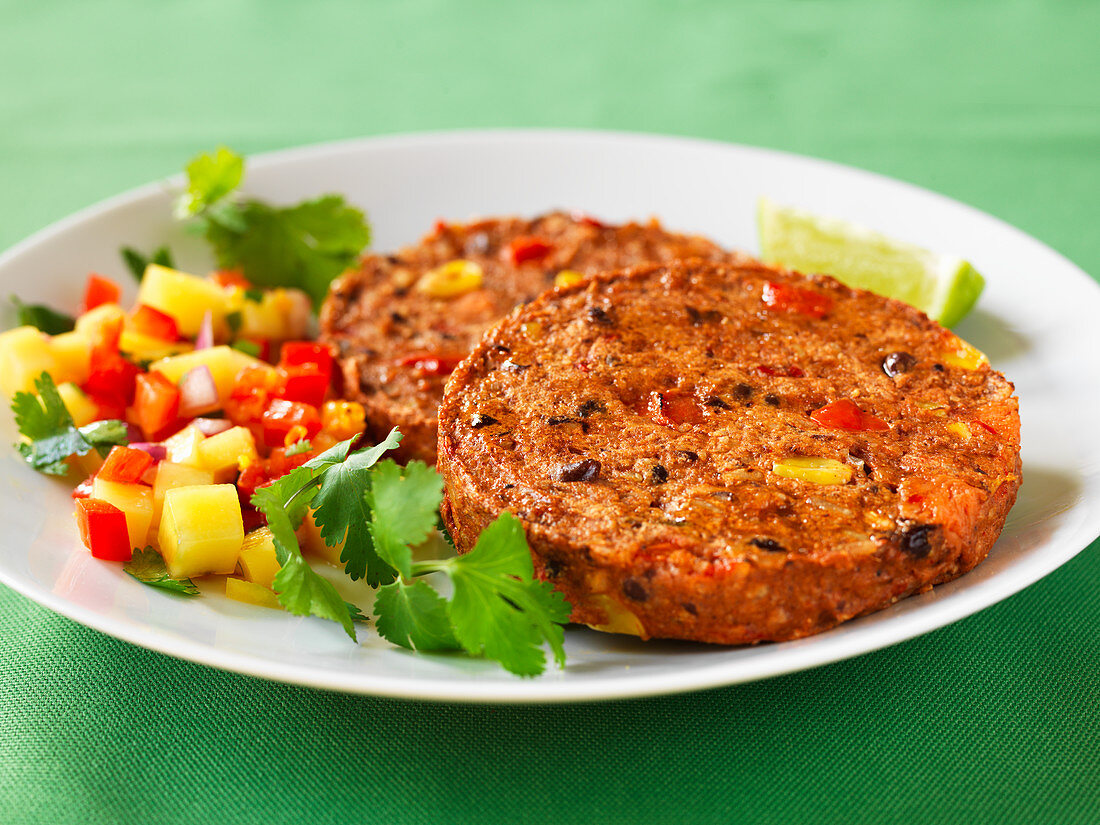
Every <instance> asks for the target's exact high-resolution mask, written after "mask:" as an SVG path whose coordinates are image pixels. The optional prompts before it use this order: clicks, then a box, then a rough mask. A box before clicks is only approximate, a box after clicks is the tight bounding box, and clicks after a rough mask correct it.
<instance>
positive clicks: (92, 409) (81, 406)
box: [57, 383, 99, 427]
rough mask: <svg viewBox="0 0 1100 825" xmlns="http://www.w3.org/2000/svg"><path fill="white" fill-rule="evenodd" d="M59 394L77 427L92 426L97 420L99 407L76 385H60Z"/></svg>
mask: <svg viewBox="0 0 1100 825" xmlns="http://www.w3.org/2000/svg"><path fill="white" fill-rule="evenodd" d="M57 393H58V395H60V396H61V400H62V401H63V402H64V404H65V409H67V410H68V411H69V415H71V416H72V417H73V423H74V424H76V426H78V427H83V426H84V425H85V424H91V423H92V422H93V421H95V420H96V415H98V413H99V407H97V406H96V405H95V402H93V401H92V399H90V398H88V396H86V395H85V394H84V391H83V390H81V389H80V387H78V386H77V385H76V384H73V383H65V384H60V385H58V387H57Z"/></svg>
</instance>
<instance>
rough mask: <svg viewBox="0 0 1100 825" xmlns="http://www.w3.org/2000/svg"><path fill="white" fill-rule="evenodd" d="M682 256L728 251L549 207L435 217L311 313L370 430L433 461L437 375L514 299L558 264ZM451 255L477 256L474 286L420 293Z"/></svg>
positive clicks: (538, 287)
mask: <svg viewBox="0 0 1100 825" xmlns="http://www.w3.org/2000/svg"><path fill="white" fill-rule="evenodd" d="M685 257H704V258H727V257H729V253H727V252H725V251H724V250H723V249H721V248H720V247H718V246H717V245H715V244H714V243H712V242H711V241H709V240H707V239H705V238H701V237H696V236H691V235H681V234H676V233H673V232H668V231H665V230H664V229H663V228H662V227H661V226H660V225H659V224H658V223H657V222H656V221H651V222H649V223H644V224H639V223H628V224H625V225H621V226H612V225H606V224H603V223H601V222H600V221H597V220H594V219H592V218H590V217H586V216H583V215H569V214H565V213H562V212H554V213H550V214H547V215H542V216H541V217H538V218H535V219H533V220H524V219H521V218H516V217H507V218H493V219H487V220H480V221H476V222H473V223H466V224H458V223H442V222H440V223H439V224H437V225H436V227H435V229H434V230H433V231H432V232H431V233H429V234H428V235H426V236H425V237H424V238H423V239H422V240H421V242H420V243H419V244H418V245H417V246H412V247H408V248H406V249H402V250H400V251H399V252H397V253H395V254H393V255H369V256H367V257H365V258H364V259H363V261H362V264H361V266H360V267H359V268H358V269H357V270H355V271H353V272H350V273H348V274H346V275H344V276H343V277H342V278H340V279H339V280H337V281H336V282H335V283H334V284H333V288H332V290H331V292H330V294H329V298H328V300H327V301H326V302H325V306H324V308H323V310H322V312H321V339H322V340H324V341H328V342H330V343H333V344H335V345H336V346H337V347H338V348H339V352H340V366H341V369H340V378H341V379H342V394H343V396H344V397H345V398H348V399H351V400H355V401H359V402H360V403H362V404H363V405H364V406H365V407H366V410H367V422H368V426H369V433H370V435H371V436H372V437H374V438H376V439H379V438H382V437H383V436H384V435H385V434H386V433H387V432H389V430H390V429H391V428H392V427H395V426H397V427H400V428H401V432H402V433H403V434H404V439H403V441H402V443H401V449H400V450H399V457H400V458H401V459H403V460H408V459H411V458H419V459H423V460H425V461H428V462H430V463H431V462H434V461H435V449H436V421H437V410H438V408H439V402H440V400H441V399H442V397H443V385H444V383H445V382H446V380H447V375H448V374H449V373H450V371H451V369H453V368H454V366H455V365H456V364H457V363H458V362H459V361H460V360H461V359H462V358H463V357H465V356H466V354H467V353H469V352H470V350H472V349H473V348H474V345H475V344H476V343H477V341H478V339H479V338H480V337H481V335H482V334H483V333H484V332H485V330H486V329H488V328H489V327H490V326H492V325H493V324H495V323H496V322H497V321H499V320H500V319H501V318H503V317H504V316H505V315H506V314H508V312H509V311H511V310H512V308H513V307H515V306H516V305H517V304H519V303H522V302H524V301H531V300H533V299H534V298H535V297H536V296H537V295H539V294H541V293H542V292H544V291H545V290H546V289H548V288H551V287H553V285H554V281H555V278H556V277H557V275H558V274H559V273H560V272H562V271H563V270H565V271H572V272H579V273H582V274H590V273H594V272H600V271H606V270H611V269H618V268H621V267H627V266H632V265H634V264H639V263H644V262H646V261H655V262H664V261H671V260H675V259H678V258H685ZM456 260H465V261H470V262H472V263H473V264H476V265H477V266H478V267H479V268H480V270H481V272H482V283H481V285H480V286H479V287H478V288H476V289H472V290H470V291H467V292H463V293H461V294H459V295H455V296H452V297H446V298H444V297H432V296H431V295H428V294H425V293H424V291H423V289H422V288H421V287H422V286H423V284H424V281H423V278H424V276H425V275H426V274H428V273H431V272H433V271H435V270H437V269H438V268H439V267H441V266H444V265H445V264H448V263H450V262H452V261H456Z"/></svg>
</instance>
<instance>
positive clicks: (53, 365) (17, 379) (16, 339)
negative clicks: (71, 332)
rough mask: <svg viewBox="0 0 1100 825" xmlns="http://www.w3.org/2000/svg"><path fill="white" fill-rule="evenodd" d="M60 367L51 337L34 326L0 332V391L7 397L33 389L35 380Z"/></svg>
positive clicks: (32, 390)
mask: <svg viewBox="0 0 1100 825" xmlns="http://www.w3.org/2000/svg"><path fill="white" fill-rule="evenodd" d="M56 370H57V359H56V358H55V357H54V354H53V350H52V349H51V347H50V336H48V335H45V334H44V333H42V332H40V331H39V330H38V329H37V328H35V327H16V328H15V329H9V330H8V331H7V332H0V391H3V393H4V394H5V395H7V396H12V395H15V394H16V393H17V392H34V379H35V378H37V377H38V376H39V375H41V374H42V373H43V372H48V373H50V374H51V375H53V373H54V372H55V371H56Z"/></svg>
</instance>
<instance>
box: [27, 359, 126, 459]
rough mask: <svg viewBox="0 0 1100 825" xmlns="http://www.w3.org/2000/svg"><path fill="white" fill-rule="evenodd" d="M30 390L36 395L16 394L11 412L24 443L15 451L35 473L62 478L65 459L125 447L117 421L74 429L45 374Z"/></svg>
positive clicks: (119, 424) (123, 436) (52, 384)
mask: <svg viewBox="0 0 1100 825" xmlns="http://www.w3.org/2000/svg"><path fill="white" fill-rule="evenodd" d="M34 386H35V388H36V389H37V390H38V394H37V395H35V394H34V393H30V392H17V393H16V394H15V396H14V397H13V398H12V402H11V409H12V412H13V413H14V414H15V425H16V427H18V428H19V434H20V435H22V436H24V437H25V438H26V439H28V440H27V441H25V442H22V443H20V444H18V445H16V447H17V449H18V450H19V453H20V455H22V456H23V458H24V459H26V461H27V463H28V464H30V465H31V466H32V467H34V468H35V469H36V470H41V471H42V472H44V473H47V474H49V475H58V476H63V475H65V474H66V473H67V472H68V470H69V465H68V464H67V463H66V462H65V459H67V458H68V457H69V456H72V455H84V454H85V453H87V452H88V451H89V450H91V449H92V447H97V448H100V450H101V451H102V450H103V449H105V448H106V447H107V446H108V445H110V444H125V443H126V441H127V439H126V425H125V424H123V423H122V422H121V421H97V422H95V423H93V424H89V425H87V426H86V427H83V428H81V429H77V428H76V427H75V426H74V424H73V417H72V416H71V415H69V411H68V410H67V409H66V408H65V402H64V401H62V400H61V394H60V393H58V391H57V385H56V384H54V382H53V379H52V378H51V377H50V374H49V373H48V372H43V373H42V374H41V375H40V376H38V378H36V379H34Z"/></svg>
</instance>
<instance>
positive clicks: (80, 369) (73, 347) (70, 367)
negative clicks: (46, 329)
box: [50, 330, 92, 384]
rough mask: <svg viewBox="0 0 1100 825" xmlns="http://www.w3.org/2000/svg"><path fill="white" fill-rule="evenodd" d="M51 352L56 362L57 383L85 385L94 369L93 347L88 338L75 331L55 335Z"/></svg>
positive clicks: (51, 344) (54, 377)
mask: <svg viewBox="0 0 1100 825" xmlns="http://www.w3.org/2000/svg"><path fill="white" fill-rule="evenodd" d="M50 351H51V352H53V357H54V361H55V362H56V365H55V367H54V371H53V380H54V381H55V382H57V383H58V384H61V383H63V382H65V381H71V382H73V383H74V384H83V383H84V382H85V381H87V380H88V374H89V373H90V372H91V369H92V345H91V342H90V341H89V340H88V338H87V336H85V335H84V334H83V333H80V332H76V331H75V330H74V331H73V332H63V333H61V334H60V335H55V336H53V337H52V338H51V339H50Z"/></svg>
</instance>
